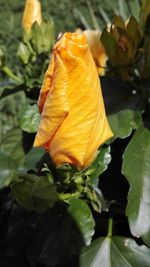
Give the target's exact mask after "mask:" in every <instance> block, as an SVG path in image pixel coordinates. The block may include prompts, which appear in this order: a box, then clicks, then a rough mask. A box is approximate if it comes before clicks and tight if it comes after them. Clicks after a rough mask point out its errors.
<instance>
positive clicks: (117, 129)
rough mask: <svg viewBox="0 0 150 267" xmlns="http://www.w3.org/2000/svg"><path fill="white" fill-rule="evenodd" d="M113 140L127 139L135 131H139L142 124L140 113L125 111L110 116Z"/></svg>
mask: <svg viewBox="0 0 150 267" xmlns="http://www.w3.org/2000/svg"><path fill="white" fill-rule="evenodd" d="M108 121H109V124H110V128H111V130H112V132H113V134H114V136H113V138H115V139H116V138H118V137H119V138H126V137H128V136H129V135H130V134H131V132H132V130H133V129H137V128H138V127H139V125H141V123H142V119H141V114H140V112H139V111H135V110H130V109H124V110H121V111H118V112H117V113H115V114H112V115H109V116H108Z"/></svg>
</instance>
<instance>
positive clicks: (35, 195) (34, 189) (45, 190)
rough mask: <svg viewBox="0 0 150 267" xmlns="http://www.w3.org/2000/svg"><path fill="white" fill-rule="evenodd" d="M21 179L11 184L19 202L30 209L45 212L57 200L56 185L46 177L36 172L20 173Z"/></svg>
mask: <svg viewBox="0 0 150 267" xmlns="http://www.w3.org/2000/svg"><path fill="white" fill-rule="evenodd" d="M20 179H21V180H20V181H18V182H16V183H13V184H12V185H11V190H12V193H13V195H14V196H15V198H16V200H17V202H18V203H19V204H20V205H21V206H22V207H23V208H25V209H27V210H29V211H37V212H44V211H45V210H47V209H48V208H51V207H53V205H54V204H55V202H56V200H57V192H56V187H55V186H54V185H52V184H50V183H49V181H48V180H47V178H46V177H44V176H43V177H39V176H36V175H34V174H26V175H20Z"/></svg>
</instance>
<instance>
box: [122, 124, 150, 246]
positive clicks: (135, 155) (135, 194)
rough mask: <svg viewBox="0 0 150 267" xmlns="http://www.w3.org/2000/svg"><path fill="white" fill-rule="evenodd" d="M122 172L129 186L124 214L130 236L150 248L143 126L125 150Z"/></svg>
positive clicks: (149, 140)
mask: <svg viewBox="0 0 150 267" xmlns="http://www.w3.org/2000/svg"><path fill="white" fill-rule="evenodd" d="M122 172H123V174H124V175H125V177H126V178H127V180H128V182H129V184H130V191H129V194H128V204H127V208H126V214H127V216H128V220H129V224H130V228H131V231H132V234H133V235H134V236H141V237H142V238H143V240H144V241H145V243H146V244H147V245H149V246H150V179H149V178H150V130H149V129H147V128H145V127H144V126H141V127H140V128H139V129H138V130H137V131H136V132H135V134H134V136H133V137H132V139H131V141H130V143H129V144H128V146H127V148H126V150H125V153H124V155H123V166H122Z"/></svg>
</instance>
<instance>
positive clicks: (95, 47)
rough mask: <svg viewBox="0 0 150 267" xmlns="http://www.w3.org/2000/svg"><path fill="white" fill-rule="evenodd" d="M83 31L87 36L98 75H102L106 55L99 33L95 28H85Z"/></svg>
mask: <svg viewBox="0 0 150 267" xmlns="http://www.w3.org/2000/svg"><path fill="white" fill-rule="evenodd" d="M83 33H84V34H85V36H86V38H87V43H88V45H89V48H90V51H91V53H92V56H93V58H94V61H95V64H96V66H97V69H98V73H99V75H100V76H102V75H104V74H105V64H106V59H107V57H106V53H105V50H104V47H103V45H102V43H101V41H100V36H101V33H100V32H99V31H97V30H86V31H83Z"/></svg>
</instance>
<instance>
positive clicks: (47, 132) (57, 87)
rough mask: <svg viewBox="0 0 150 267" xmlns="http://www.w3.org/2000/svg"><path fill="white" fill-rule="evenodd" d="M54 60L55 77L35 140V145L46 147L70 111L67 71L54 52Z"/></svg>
mask: <svg viewBox="0 0 150 267" xmlns="http://www.w3.org/2000/svg"><path fill="white" fill-rule="evenodd" d="M54 62H55V63H54V72H53V79H52V81H51V86H50V90H49V92H48V94H47V98H46V100H45V103H44V108H43V111H42V115H41V121H40V125H39V130H38V132H37V135H36V139H35V141H34V146H45V148H47V146H48V143H49V142H50V141H51V139H52V138H53V136H54V134H56V132H57V130H58V128H59V127H60V125H61V123H62V122H63V120H64V119H65V117H66V116H67V114H68V111H69V106H68V100H67V89H68V87H67V82H68V81H67V80H68V76H67V71H66V68H65V66H64V64H63V62H62V61H61V58H60V57H59V55H57V54H54ZM45 90H46V89H45ZM41 94H42V92H41ZM39 102H40V101H39ZM40 104H41V102H40Z"/></svg>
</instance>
